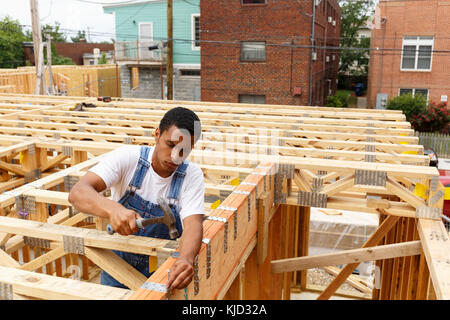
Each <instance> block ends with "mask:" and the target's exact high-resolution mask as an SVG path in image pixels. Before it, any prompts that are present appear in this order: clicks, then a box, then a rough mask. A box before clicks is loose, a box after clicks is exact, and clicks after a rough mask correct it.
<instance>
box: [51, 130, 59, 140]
mask: <svg viewBox="0 0 450 320" xmlns="http://www.w3.org/2000/svg"><path fill="white" fill-rule="evenodd" d="M53 138H54V139H56V140H58V139H60V138H61V134H60V133H59V132H55V133H54V134H53Z"/></svg>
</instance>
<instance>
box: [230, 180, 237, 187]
mask: <svg viewBox="0 0 450 320" xmlns="http://www.w3.org/2000/svg"><path fill="white" fill-rule="evenodd" d="M230 184H231V185H232V186H236V187H237V186H238V185H239V178H234V179H233V180H231V182H230Z"/></svg>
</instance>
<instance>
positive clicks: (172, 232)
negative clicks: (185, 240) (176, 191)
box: [106, 197, 179, 239]
mask: <svg viewBox="0 0 450 320" xmlns="http://www.w3.org/2000/svg"><path fill="white" fill-rule="evenodd" d="M157 202H158V204H159V206H160V207H161V210H162V211H163V213H164V215H163V216H162V217H155V218H149V219H142V218H139V219H136V225H137V226H138V228H139V229H145V227H146V226H149V225H151V224H156V223H164V224H165V225H166V226H167V227H168V228H169V237H170V239H175V238H177V237H178V235H179V234H178V230H177V227H176V220H175V217H174V216H173V212H172V210H171V209H170V207H169V205H168V204H167V201H166V200H165V199H164V198H163V197H160V198H158V200H157ZM106 231H108V233H109V234H113V233H114V232H115V231H114V229H113V227H112V226H111V225H110V224H108V225H107V226H106Z"/></svg>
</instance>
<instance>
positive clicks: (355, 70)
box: [339, 0, 375, 75]
mask: <svg viewBox="0 0 450 320" xmlns="http://www.w3.org/2000/svg"><path fill="white" fill-rule="evenodd" d="M339 5H340V6H341V34H340V36H341V40H340V46H341V47H343V48H362V49H363V50H359V49H358V50H357V49H355V50H341V52H340V55H339V58H340V66H339V72H340V73H343V72H349V71H350V72H351V73H352V74H354V75H367V74H368V68H369V48H370V39H369V38H359V37H358V31H359V30H360V28H361V27H363V26H364V25H365V24H366V23H367V20H369V18H370V17H371V16H372V15H373V13H374V9H375V6H374V1H373V0H366V1H348V0H341V1H339ZM364 49H366V50H364ZM355 61H357V66H354V63H355Z"/></svg>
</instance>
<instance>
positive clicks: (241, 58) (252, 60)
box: [239, 40, 267, 62]
mask: <svg viewBox="0 0 450 320" xmlns="http://www.w3.org/2000/svg"><path fill="white" fill-rule="evenodd" d="M244 43H264V60H262V59H248V60H243V57H242V50H243V44H244ZM266 48H267V45H266V41H258V40H251V41H241V47H240V50H241V52H240V55H239V61H240V62H266V61H267V50H266Z"/></svg>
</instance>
